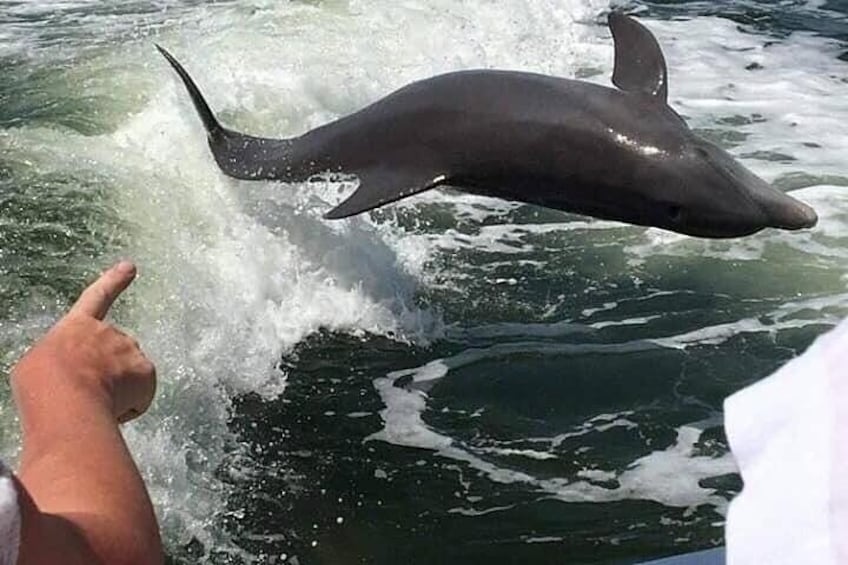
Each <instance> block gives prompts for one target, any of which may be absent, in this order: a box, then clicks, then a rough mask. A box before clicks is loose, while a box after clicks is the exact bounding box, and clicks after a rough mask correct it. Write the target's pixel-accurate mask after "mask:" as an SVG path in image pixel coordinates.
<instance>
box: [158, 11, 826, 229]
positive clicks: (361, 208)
mask: <svg viewBox="0 0 848 565" xmlns="http://www.w3.org/2000/svg"><path fill="white" fill-rule="evenodd" d="M609 25H610V29H611V30H612V34H613V38H614V40H615V70H614V73H613V83H614V84H615V85H616V86H617V87H618V89H613V88H607V87H603V86H600V85H596V84H591V83H587V82H582V81H576V80H569V79H563V78H556V77H551V76H546V75H540V74H533V73H524V72H512V71H497V70H473V71H460V72H453V73H448V74H444V75H440V76H436V77H433V78H429V79H426V80H422V81H419V82H415V83H412V84H410V85H408V86H405V87H403V88H401V89H400V90H398V91H396V92H394V93H392V94H389V95H388V96H386V97H385V98H383V99H381V100H379V101H377V102H375V103H374V104H372V105H370V106H367V107H366V108H363V109H362V110H359V111H358V112H355V113H353V114H351V115H349V116H346V117H343V118H340V119H338V120H336V121H334V122H331V123H329V124H327V125H324V126H321V127H318V128H316V129H313V130H311V131H308V132H306V133H305V134H303V135H301V136H300V137H295V138H291V139H282V140H277V139H265V138H260V137H253V136H249V135H244V134H241V133H237V132H234V131H230V130H228V129H227V128H225V127H223V126H222V125H221V124H220V123H219V122H218V120H217V119H216V118H215V115H214V114H213V112H212V111H211V110H210V109H209V106H208V105H207V104H206V102H205V101H204V99H203V96H202V95H201V93H200V90H199V89H198V88H197V86H196V85H195V84H194V82H193V81H192V79H191V77H190V76H189V75H188V73H187V72H186V70H185V69H184V68H183V67H182V66H181V65H180V64H179V63H178V62H177V61H176V60H175V59H174V57H173V56H171V55H170V54H169V53H168V52H167V51H165V50H164V49H162V48H161V47H159V50H160V51H161V52H162V54H163V55H164V56H165V58H166V59H167V60H168V62H169V63H170V64H171V65H172V66H173V67H174V69H175V70H176V71H177V73H178V74H179V76H180V78H181V79H182V81H183V82H184V83H185V86H186V88H187V89H188V91H189V94H190V95H191V99H192V101H193V102H194V105H195V107H196V108H197V111H198V113H199V114H200V117H201V119H202V120H203V124H204V126H205V127H206V131H207V134H208V138H209V146H210V147H211V149H212V153H213V155H214V156H215V160H216V161H217V163H218V165H219V166H220V167H221V170H223V171H224V173H226V174H227V175H230V176H232V177H235V178H239V179H249V180H261V179H269V180H281V181H286V182H299V181H304V180H307V179H309V178H310V177H313V176H315V175H318V174H321V173H325V172H340V173H345V174H352V175H356V176H357V177H358V178H359V187H358V189H357V190H356V191H355V192H354V193H353V195H351V196H350V197H349V198H348V199H347V200H345V201H344V202H342V203H341V204H339V205H338V206H337V207H336V208H334V209H333V210H331V211H330V212H328V213H327V214H326V217H327V218H344V217H347V216H352V215H354V214H359V213H361V212H365V211H367V210H372V209H374V208H377V207H379V206H382V205H384V204H388V203H390V202H394V201H396V200H400V199H401V198H405V197H407V196H410V195H412V194H416V193H419V192H422V191H424V190H427V189H430V188H433V187H435V186H439V185H443V184H447V185H451V186H454V187H456V188H459V189H461V190H465V191H468V192H473V193H477V194H484V195H487V196H495V197H500V198H505V199H510V200H517V201H521V202H529V203H533V204H539V205H542V206H546V207H549V208H556V209H560V210H565V211H568V212H574V213H578V214H584V215H588V216H594V217H598V218H605V219H609V220H618V221H623V222H629V223H632V224H638V225H644V226H656V227H660V228H664V229H667V230H671V231H675V232H680V233H684V234H689V235H694V236H700V237H716V238H719V237H736V236H743V235H748V234H752V233H754V232H757V231H759V230H761V229H763V228H766V227H775V228H783V229H790V230H794V229H801V228H808V227H812V226H813V225H815V223H816V221H817V217H816V214H815V212H814V211H813V209H812V208H810V207H809V206H807V205H806V204H803V203H801V202H799V201H797V200H795V199H794V198H791V197H789V196H787V195H785V194H783V193H782V192H780V191H778V190H777V189H775V188H773V187H771V186H770V185H768V184H767V183H766V182H765V181H763V180H762V179H760V178H759V177H757V176H756V175H754V174H753V173H752V172H750V171H749V170H748V169H746V168H745V167H744V166H742V165H741V164H740V163H738V162H737V161H736V160H734V159H733V157H731V156H730V155H729V154H728V153H727V152H725V151H724V150H722V149H721V148H719V147H718V146H716V145H714V144H712V143H710V142H708V141H706V140H704V139H701V138H699V137H698V136H696V135H695V134H694V133H693V132H692V131H691V130H690V129H689V128H688V127H687V125H686V123H685V122H684V121H683V119H682V118H681V117H680V116H679V115H678V114H677V113H675V111H674V110H672V109H671V107H670V106H669V105H668V103H667V92H668V75H667V72H666V63H665V59H664V57H663V54H662V51H661V50H660V47H659V44H658V43H657V40H656V39H655V38H654V36H653V35H651V33H650V32H649V31H648V29H647V28H645V27H644V26H643V25H642V24H640V23H638V22H637V21H636V20H634V19H632V18H630V17H628V16H625V15H623V14H621V13H618V12H613V13H611V14H610V16H609ZM157 47H158V46H157Z"/></svg>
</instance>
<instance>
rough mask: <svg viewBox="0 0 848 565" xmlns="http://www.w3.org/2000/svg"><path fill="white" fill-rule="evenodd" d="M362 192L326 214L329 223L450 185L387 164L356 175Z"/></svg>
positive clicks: (427, 174)
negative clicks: (441, 185) (443, 185)
mask: <svg viewBox="0 0 848 565" xmlns="http://www.w3.org/2000/svg"><path fill="white" fill-rule="evenodd" d="M356 175H357V176H358V177H359V188H357V189H356V191H355V192H354V193H353V194H351V195H350V197H349V198H348V199H347V200H345V201H344V202H342V203H341V204H339V205H338V206H336V207H335V208H333V209H332V210H330V211H329V212H327V213H326V214H324V217H325V218H327V219H328V220H338V219H341V218H347V217H349V216H355V215H356V214H361V213H362V212H367V211H368V210H373V209H374V208H379V207H380V206H383V205H384V204H389V203H390V202H395V201H397V200H400V199H401V198H406V197H407V196H412V195H413V194H418V193H419V192H424V191H425V190H429V189H431V188H435V187H437V186H439V185H440V184H443V183H445V182H447V180H448V177H447V175H445V174H440V173H436V172H433V171H432V170H425V169H424V168H419V167H411V168H404V167H399V166H395V167H392V166H390V165H388V164H383V165H377V166H374V167H371V168H368V169H364V170H361V171H356Z"/></svg>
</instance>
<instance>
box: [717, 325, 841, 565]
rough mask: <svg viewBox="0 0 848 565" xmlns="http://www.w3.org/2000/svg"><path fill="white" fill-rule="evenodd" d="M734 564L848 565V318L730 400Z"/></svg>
mask: <svg viewBox="0 0 848 565" xmlns="http://www.w3.org/2000/svg"><path fill="white" fill-rule="evenodd" d="M724 414H725V430H726V432H727V437H728V440H729V442H730V448H731V450H732V452H733V455H734V457H735V458H736V462H737V464H738V465H739V469H740V471H741V474H742V479H743V481H744V488H743V490H742V492H741V493H740V494H739V496H737V497H736V498H735V499H734V500H733V502H732V503H731V504H730V510H729V512H728V516H727V526H726V538H727V563H728V565H749V564H750V565H762V564H768V565H784V564H785V565H805V564H811V565H813V564H814V565H837V564H840V565H842V564H848V320H846V321H844V322H842V324H840V325H839V326H838V327H837V328H836V329H834V330H832V331H831V332H829V333H827V334H826V335H824V336H822V337H820V338H819V339H818V340H816V342H815V343H814V344H813V345H812V346H811V347H810V348H809V349H808V350H807V351H806V352H805V353H804V354H803V355H801V356H800V357H798V358H796V359H794V360H793V361H791V362H790V363H788V364H786V365H785V366H784V367H783V368H781V369H780V370H779V371H777V372H776V373H774V374H773V375H771V376H770V377H768V378H766V379H764V380H762V381H760V382H758V383H756V384H754V385H752V386H750V387H748V388H746V389H744V390H742V391H740V392H738V393H736V394H734V395H733V396H731V397H729V398H728V399H727V400H725V404H724Z"/></svg>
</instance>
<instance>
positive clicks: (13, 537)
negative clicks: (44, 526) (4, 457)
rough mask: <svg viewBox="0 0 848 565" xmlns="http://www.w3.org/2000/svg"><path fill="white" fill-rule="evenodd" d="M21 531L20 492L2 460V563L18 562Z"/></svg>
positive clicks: (0, 533)
mask: <svg viewBox="0 0 848 565" xmlns="http://www.w3.org/2000/svg"><path fill="white" fill-rule="evenodd" d="M20 532H21V516H20V510H19V509H18V493H17V490H16V489H15V483H14V482H13V481H12V476H11V474H10V473H9V470H8V469H7V468H6V467H5V466H4V465H3V462H2V461H0V565H15V563H17V561H18V544H19V543H20Z"/></svg>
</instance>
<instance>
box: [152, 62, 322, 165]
mask: <svg viewBox="0 0 848 565" xmlns="http://www.w3.org/2000/svg"><path fill="white" fill-rule="evenodd" d="M156 48H157V49H158V50H159V52H160V53H162V55H163V56H164V57H165V59H167V60H168V62H169V63H170V64H171V66H172V67H173V68H174V70H175V71H177V74H178V75H180V78H181V79H182V81H183V84H184V85H185V87H186V90H188V93H189V95H190V96H191V101H192V102H193V103H194V107H195V108H196V109H197V113H198V114H199V115H200V119H201V120H202V121H203V126H204V127H205V128H206V133H207V138H208V140H209V148H210V149H212V155H213V156H214V157H215V161H216V162H217V163H218V166H219V167H220V168H221V170H222V171H223V172H224V173H225V174H227V175H229V176H231V177H234V178H237V179H244V180H257V179H284V180H302V179H301V178H300V177H301V176H302V177H304V178H305V177H308V176H309V174H311V172H312V171H311V170H306V172H304V170H303V167H301V166H300V165H299V162H298V161H296V160H294V156H293V154H292V147H293V144H292V142H291V140H288V139H265V138H262V137H254V136H252V135H246V134H242V133H238V132H235V131H232V130H229V129H227V128H225V127H224V126H222V125H221V123H220V122H219V121H218V118H216V117H215V114H213V113H212V110H211V109H210V108H209V104H207V103H206V100H204V99H203V94H201V93H200V89H199V88H197V85H196V84H195V83H194V81H193V80H192V78H191V77H190V76H189V74H188V71H186V70H185V69H184V68H183V66H182V65H181V64H180V63H179V61H177V60H176V59H175V58H174V56H173V55H171V54H170V53H168V52H167V51H166V50H165V49H164V48H162V47H161V46H159V45H157V46H156Z"/></svg>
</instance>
